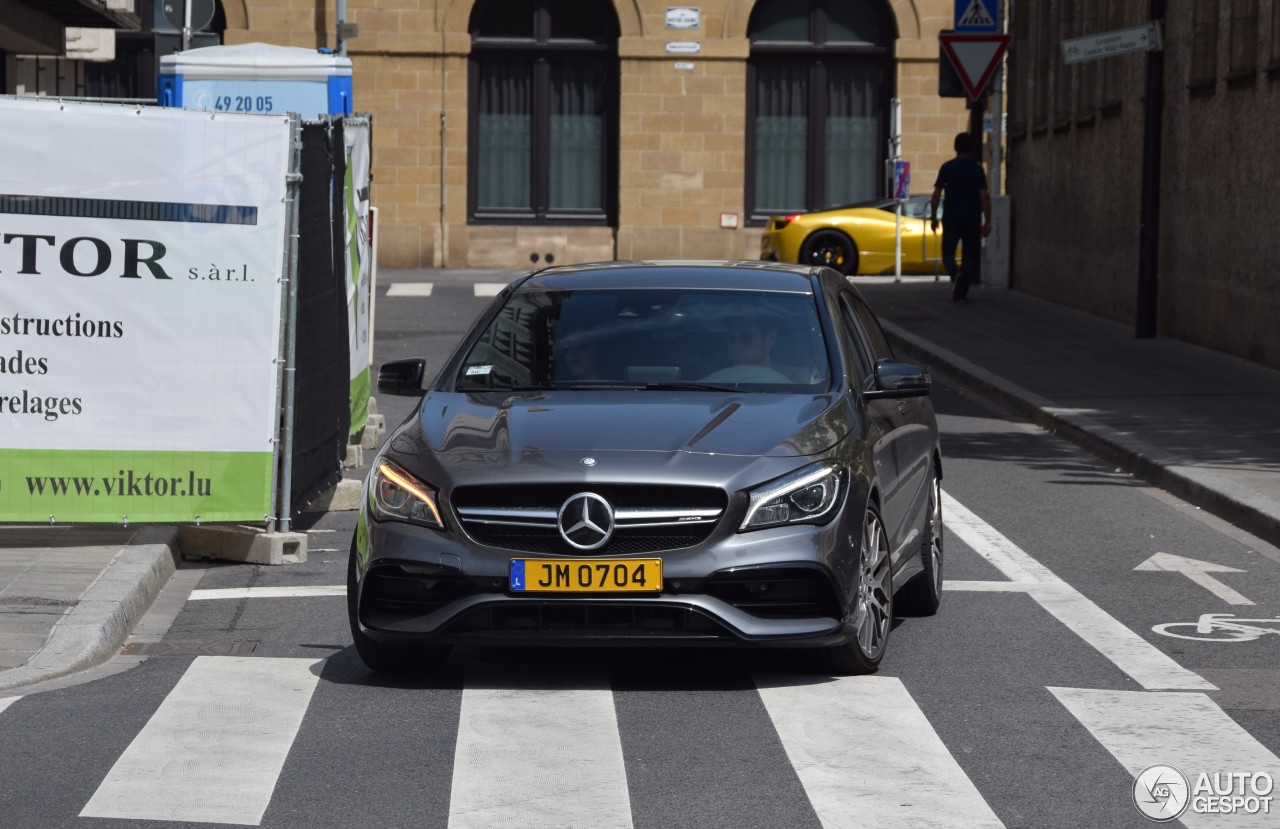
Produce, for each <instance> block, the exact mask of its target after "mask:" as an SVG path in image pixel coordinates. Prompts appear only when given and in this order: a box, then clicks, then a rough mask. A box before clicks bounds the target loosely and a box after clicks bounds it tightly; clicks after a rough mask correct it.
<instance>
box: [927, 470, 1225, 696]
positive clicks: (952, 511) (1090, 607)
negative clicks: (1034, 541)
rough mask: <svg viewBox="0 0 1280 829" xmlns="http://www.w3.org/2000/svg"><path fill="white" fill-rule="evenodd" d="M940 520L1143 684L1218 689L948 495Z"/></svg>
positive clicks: (1190, 688)
mask: <svg viewBox="0 0 1280 829" xmlns="http://www.w3.org/2000/svg"><path fill="white" fill-rule="evenodd" d="M942 522H943V524H945V525H946V527H947V529H948V530H950V531H951V532H952V533H953V534H954V535H955V536H956V537H957V538H959V539H960V540H961V541H963V542H964V543H965V544H966V545H968V546H969V547H971V548H973V550H974V552H976V553H978V555H980V556H982V557H984V558H985V559H987V561H989V562H991V563H992V564H993V565H995V567H996V569H998V570H999V571H1000V572H1001V573H1003V574H1004V575H1005V577H1006V578H1008V579H1010V580H1011V581H1014V582H1018V583H1020V584H1024V585H1027V587H1026V591H1027V594H1028V595H1029V596H1031V598H1033V599H1035V600H1036V602H1038V603H1039V604H1040V606H1041V607H1043V608H1044V609H1045V610H1047V611H1049V613H1051V614H1052V615H1053V616H1054V617H1055V618H1057V619H1058V621H1060V622H1062V623H1063V624H1064V625H1066V626H1067V627H1069V628H1071V630H1072V631H1073V632H1074V633H1075V634H1076V635H1077V636H1079V637H1080V638H1081V639H1083V640H1084V641H1085V642H1087V643H1089V644H1090V645H1092V646H1093V647H1094V648H1095V649H1096V650H1097V651H1098V652H1099V653H1101V654H1102V655H1103V656H1105V657H1106V658H1107V659H1110V660H1111V661H1112V662H1113V663H1115V666H1116V667H1117V668H1119V669H1120V670H1122V671H1124V672H1125V673H1126V674H1128V675H1129V676H1131V677H1133V679H1134V680H1136V681H1137V682H1138V684H1140V685H1141V686H1142V687H1143V688H1146V689H1148V690H1153V689H1159V690H1172V691H1216V690H1218V688H1217V686H1216V685H1214V684H1213V683H1211V682H1209V681H1208V680H1207V679H1205V678H1204V677H1202V676H1200V675H1199V674H1197V673H1195V672H1193V671H1189V670H1187V669H1186V668H1184V667H1182V666H1181V665H1179V664H1178V663H1177V662H1175V661H1173V659H1171V658H1170V657H1168V656H1166V655H1165V654H1164V653H1163V652H1162V651H1161V650H1160V649H1159V648H1157V647H1156V646H1155V645H1153V644H1151V643H1150V642H1148V641H1147V640H1145V639H1143V638H1142V637H1141V636H1139V635H1138V634H1136V633H1134V632H1133V631H1132V630H1129V628H1127V627H1125V626H1124V625H1123V624H1121V623H1120V622H1119V620H1117V619H1116V618H1115V617H1114V616H1112V615H1111V614H1109V613H1107V612H1106V611H1105V610H1103V609H1102V608H1101V607H1098V605H1096V604H1094V603H1093V602H1092V601H1090V600H1089V598H1088V597H1087V596H1085V595H1084V594H1083V593H1081V592H1080V591H1079V590H1076V589H1075V588H1074V587H1072V586H1071V585H1069V584H1067V583H1066V582H1065V581H1063V580H1062V579H1061V578H1059V577H1058V576H1056V575H1054V573H1053V571H1051V570H1050V569H1049V568H1048V567H1045V566H1044V565H1043V564H1041V563H1040V562H1038V561H1036V560H1035V559H1034V558H1032V557H1031V556H1030V555H1028V554H1027V553H1026V552H1025V551H1024V550H1023V549H1022V548H1021V547H1019V546H1018V545H1017V544H1014V543H1013V542H1012V541H1010V540H1009V539H1008V538H1006V537H1005V536H1004V534H1003V533H1001V532H1000V531H999V530H997V529H996V528H995V527H993V526H991V525H990V524H988V523H987V522H985V521H983V520H982V519H981V518H979V517H978V516H976V515H974V514H973V513H972V512H970V511H969V510H968V509H966V508H965V507H964V505H963V504H961V503H960V502H959V501H957V500H956V499H955V498H952V497H951V495H950V494H949V493H947V494H944V495H943V498H942Z"/></svg>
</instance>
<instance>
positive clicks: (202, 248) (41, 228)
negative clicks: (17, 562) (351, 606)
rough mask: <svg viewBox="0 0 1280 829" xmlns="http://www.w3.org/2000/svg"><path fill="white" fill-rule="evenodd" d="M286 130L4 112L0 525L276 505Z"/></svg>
mask: <svg viewBox="0 0 1280 829" xmlns="http://www.w3.org/2000/svg"><path fill="white" fill-rule="evenodd" d="M291 135H292V133H291V126H290V122H289V120H288V119H287V118H285V117H274V116H272V117H268V116H246V115H221V114H219V115H211V114H209V113H196V112H186V111H183V110H170V109H161V108H155V107H142V108H138V107H123V106H115V105H103V104H87V103H79V104H78V103H74V102H58V101H45V100H39V99H26V100H23V99H6V100H0V158H3V159H5V162H4V164H3V165H0V362H2V363H3V372H0V520H13V519H14V518H15V517H16V518H18V519H19V520H29V519H31V518H41V517H42V518H48V517H49V516H50V515H54V516H57V517H58V519H59V520H119V519H120V516H121V515H130V514H132V515H133V516H134V519H133V520H175V519H179V520H191V519H192V517H193V516H195V515H202V516H203V517H204V519H205V520H240V519H241V518H249V517H254V518H258V519H260V518H261V517H262V516H263V515H264V514H265V511H267V510H269V505H270V472H271V453H272V451H273V444H272V439H273V438H274V437H275V435H276V429H277V424H278V422H279V417H278V413H277V409H278V403H277V397H276V385H277V379H276V378H277V366H276V363H275V360H276V357H277V352H278V348H279V343H280V331H281V283H280V278H281V275H282V272H283V268H284V244H285V230H286V228H285V225H286V221H285V217H286V205H285V196H286V174H287V172H288V169H289V160H290V141H291ZM197 456H198V457H197ZM263 471H265V473H266V478H267V480H266V481H265V482H263V481H260V480H259V478H260V477H261V474H262V472H263ZM246 487H247V488H248V490H249V491H247V492H246V491H245V489H246ZM232 490H239V492H233V491H232ZM264 495H265V500H264V498H263V496H264ZM246 498H251V500H252V506H249V505H248V503H247V501H246Z"/></svg>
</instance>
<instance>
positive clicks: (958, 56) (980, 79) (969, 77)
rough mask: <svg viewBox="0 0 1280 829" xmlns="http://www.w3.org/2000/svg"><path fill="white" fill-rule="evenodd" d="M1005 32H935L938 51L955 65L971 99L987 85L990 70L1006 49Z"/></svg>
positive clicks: (1006, 37)
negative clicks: (990, 33)
mask: <svg viewBox="0 0 1280 829" xmlns="http://www.w3.org/2000/svg"><path fill="white" fill-rule="evenodd" d="M1009 40H1010V36H1009V35H989V34H966V33H963V32H960V33H957V32H944V33H943V34H940V35H938V41H939V42H940V43H941V44H942V51H944V52H946V53H947V57H948V58H949V59H950V60H951V65H952V66H954V67H955V68H956V74H957V75H959V76H960V82H961V83H963V84H964V88H965V90H966V91H967V92H968V93H969V97H970V98H971V99H975V100H976V99H977V98H978V97H979V96H980V95H982V93H983V90H985V89H986V88H987V82H988V81H990V80H991V73H992V72H994V71H995V70H996V66H998V65H999V63H1000V58H1001V56H1003V55H1004V50H1005V49H1008V48H1009Z"/></svg>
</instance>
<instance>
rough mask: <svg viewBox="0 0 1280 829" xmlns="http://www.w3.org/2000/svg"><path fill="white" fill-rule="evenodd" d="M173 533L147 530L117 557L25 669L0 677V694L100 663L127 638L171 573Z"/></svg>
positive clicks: (167, 529)
mask: <svg viewBox="0 0 1280 829" xmlns="http://www.w3.org/2000/svg"><path fill="white" fill-rule="evenodd" d="M177 555H178V530H177V528H175V527H147V528H144V529H142V530H139V531H138V533H137V535H135V536H134V537H133V538H131V539H130V540H129V544H128V545H126V546H125V547H122V548H121V550H120V552H118V553H116V556H115V558H113V559H112V560H111V563H110V564H109V565H107V568H106V569H105V570H103V572H102V574H101V575H100V576H99V577H98V580H97V581H95V582H94V583H93V584H92V585H91V586H90V587H89V589H88V590H86V591H85V592H84V595H82V596H81V597H80V600H79V602H77V603H76V606H75V607H73V608H71V610H70V611H69V612H68V613H67V614H66V615H65V616H63V617H62V619H61V620H59V622H58V624H57V625H55V626H54V628H53V631H52V633H50V634H49V638H48V639H47V640H46V641H45V645H44V647H43V648H41V649H40V651H39V652H37V653H36V655H35V656H33V657H32V658H31V659H30V660H29V661H28V662H27V663H26V664H25V665H21V666H19V667H17V668H11V669H9V670H7V671H0V691H5V690H10V689H13V688H18V687H21V686H24V685H32V684H34V683H37V682H43V681H44V680H48V679H57V678H58V677H63V676H66V675H68V674H73V673H77V672H79V671H83V670H85V669H87V668H92V667H93V666H95V665H98V664H100V663H102V662H105V661H106V660H107V659H109V658H110V657H111V656H112V655H114V654H115V652H116V651H118V650H119V649H120V647H121V645H123V644H124V641H125V640H126V639H127V638H128V637H129V634H130V632H132V630H133V628H134V626H135V625H136V624H137V623H138V620H139V619H141V618H142V616H143V614H145V613H146V612H147V609H148V608H150V607H151V603H152V602H153V601H154V600H155V597H156V595H157V594H158V593H159V592H160V588H162V587H164V585H165V583H166V582H168V580H169V577H170V576H171V575H173V572H174V570H175V569H176V561H177Z"/></svg>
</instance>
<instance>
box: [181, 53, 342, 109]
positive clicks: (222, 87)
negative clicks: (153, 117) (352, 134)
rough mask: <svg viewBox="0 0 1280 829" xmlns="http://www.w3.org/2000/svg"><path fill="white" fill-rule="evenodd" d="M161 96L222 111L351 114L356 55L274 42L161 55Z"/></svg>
mask: <svg viewBox="0 0 1280 829" xmlns="http://www.w3.org/2000/svg"><path fill="white" fill-rule="evenodd" d="M156 99H157V103H159V104H160V106H167V107H180V108H182V109H200V110H213V111H217V112H254V113H259V114H265V113H285V112H296V113H298V114H299V115H300V116H302V117H303V118H316V117H318V116H320V115H350V114H351V112H352V103H351V59H350V58H345V57H340V56H338V55H335V54H333V53H332V52H330V51H329V50H324V51H315V50H312V49H299V48H295V47H292V46H274V45H272V44H269V43H245V44H241V45H238V46H206V47H205V48H203V49H188V50H187V51H185V52H178V53H176V54H173V55H164V56H163V57H161V58H160V76H159V91H158V92H157V95H156Z"/></svg>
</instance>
